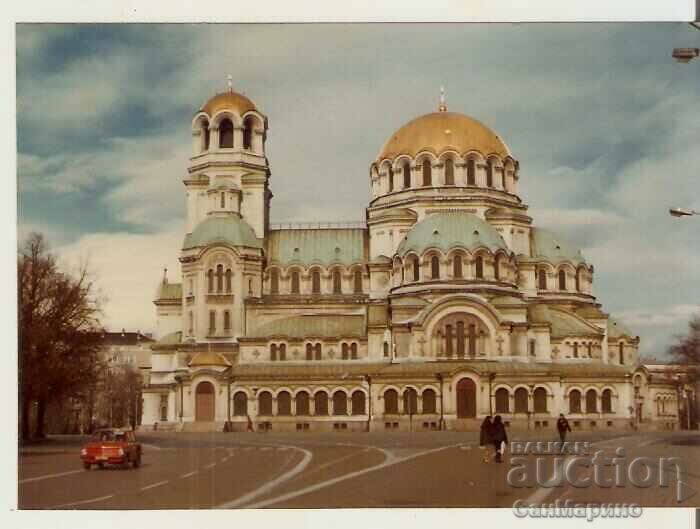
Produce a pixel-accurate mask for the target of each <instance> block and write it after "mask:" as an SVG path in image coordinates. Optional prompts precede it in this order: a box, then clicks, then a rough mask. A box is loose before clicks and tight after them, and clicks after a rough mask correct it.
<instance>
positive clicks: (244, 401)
mask: <svg viewBox="0 0 700 529" xmlns="http://www.w3.org/2000/svg"><path fill="white" fill-rule="evenodd" d="M233 414H234V415H235V416H236V417H241V416H242V417H245V416H246V415H248V395H246V394H245V393H243V392H242V391H237V392H236V393H235V394H234V395H233Z"/></svg>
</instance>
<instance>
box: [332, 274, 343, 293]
mask: <svg viewBox="0 0 700 529" xmlns="http://www.w3.org/2000/svg"><path fill="white" fill-rule="evenodd" d="M342 293H343V287H342V284H341V277H340V270H338V269H337V268H336V269H334V270H333V294H342Z"/></svg>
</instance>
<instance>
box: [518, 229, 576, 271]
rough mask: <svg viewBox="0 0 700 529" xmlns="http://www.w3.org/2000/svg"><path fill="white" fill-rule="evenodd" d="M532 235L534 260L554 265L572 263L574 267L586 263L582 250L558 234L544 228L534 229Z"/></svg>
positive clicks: (531, 231)
mask: <svg viewBox="0 0 700 529" xmlns="http://www.w3.org/2000/svg"><path fill="white" fill-rule="evenodd" d="M530 233H531V239H532V256H533V257H534V258H536V259H545V260H547V261H548V262H550V263H552V264H557V263H561V262H563V261H570V262H571V263H572V264H573V265H578V264H580V263H585V262H586V260H585V259H584V257H583V254H582V253H581V250H579V249H578V248H576V247H575V246H572V245H571V244H569V243H568V242H567V241H566V240H565V239H562V238H561V237H560V236H559V235H557V234H556V233H554V232H551V231H549V230H544V229H542V228H532V230H530Z"/></svg>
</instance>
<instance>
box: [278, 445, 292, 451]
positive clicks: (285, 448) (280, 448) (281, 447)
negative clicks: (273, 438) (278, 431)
mask: <svg viewBox="0 0 700 529" xmlns="http://www.w3.org/2000/svg"><path fill="white" fill-rule="evenodd" d="M277 450H289V447H288V446H278V447H277Z"/></svg>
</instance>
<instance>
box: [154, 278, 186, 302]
mask: <svg viewBox="0 0 700 529" xmlns="http://www.w3.org/2000/svg"><path fill="white" fill-rule="evenodd" d="M166 299H170V300H181V299H182V283H163V282H161V283H160V284H159V285H158V292H157V293H156V301H163V300H166Z"/></svg>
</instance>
